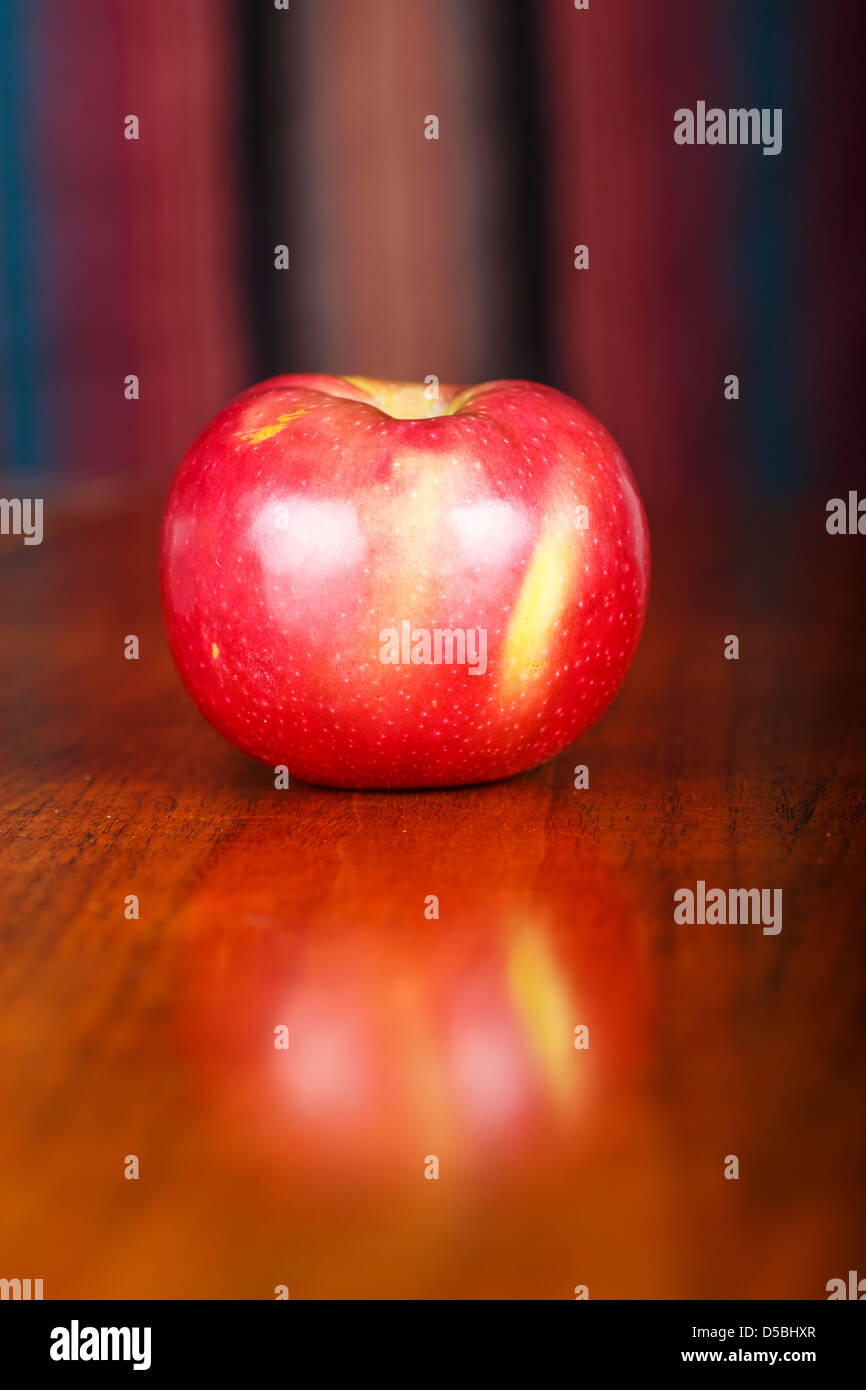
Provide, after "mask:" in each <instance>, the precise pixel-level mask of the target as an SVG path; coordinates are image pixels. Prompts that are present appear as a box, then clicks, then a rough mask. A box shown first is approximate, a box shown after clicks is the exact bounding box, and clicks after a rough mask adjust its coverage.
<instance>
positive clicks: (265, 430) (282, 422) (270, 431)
mask: <svg viewBox="0 0 866 1390" xmlns="http://www.w3.org/2000/svg"><path fill="white" fill-rule="evenodd" d="M308 410H309V406H306V405H305V406H302V408H301V409H300V410H293V411H291V413H290V414H288V415H278V416H277V418H276V420H275V421H274V423H273V424H271V425H262V426H261V428H260V429H257V430H253V432H252V434H245V435H243V436H242V438H244V439H248V440H249V442H250V443H251V444H261V443H262V441H263V440H264V439H273V437H274V435H275V434H279V433H280V431H281V430H284V429H285V428H286V425H287V424H288V423H289V421H290V420H297V418H298V416H299V415H306V413H307V411H308Z"/></svg>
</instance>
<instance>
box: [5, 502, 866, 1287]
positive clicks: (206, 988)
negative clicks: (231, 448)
mask: <svg viewBox="0 0 866 1390" xmlns="http://www.w3.org/2000/svg"><path fill="white" fill-rule="evenodd" d="M158 516H159V512H158V506H157V505H154V504H153V503H151V502H148V503H146V504H143V505H136V506H128V505H119V506H105V507H103V508H101V509H99V510H96V509H85V510H77V511H71V510H70V511H67V512H65V513H64V512H63V511H62V509H60V508H57V509H55V510H54V512H52V513H49V512H48V511H46V537H45V541H44V543H43V545H42V546H41V547H39V548H35V547H32V548H25V547H22V545H21V543H20V540H16V539H15V538H14V537H5V538H3V540H2V549H0V573H2V641H3V654H4V683H3V696H2V711H3V712H2V724H3V728H2V733H3V747H4V750H5V754H4V767H3V806H4V814H3V822H2V864H0V893H2V900H3V909H4V910H3V921H2V935H0V1043H2V1069H0V1114H2V1132H0V1276H3V1277H8V1278H11V1277H21V1278H23V1277H34V1278H35V1277H41V1278H43V1279H44V1287H45V1296H46V1297H48V1298H52V1297H54V1298H61V1297H69V1298H72V1297H96V1298H105V1297H115V1298H129V1297H139V1296H140V1297H207V1298H224V1297H230V1298H273V1297H274V1288H275V1286H276V1285H279V1284H285V1285H286V1286H287V1287H288V1289H289V1293H290V1296H291V1298H293V1299H294V1298H319V1297H331V1298H357V1297H387V1298H391V1297H397V1298H403V1297H410V1298H415V1297H434V1298H437V1297H495V1298H500V1297H504V1298H509V1297H518V1298H524V1297H530V1298H566V1299H567V1298H573V1297H574V1292H573V1291H574V1288H575V1286H576V1285H580V1284H583V1285H587V1286H588V1289H589V1294H590V1297H591V1298H606V1297H614V1298H635V1297H649V1298H670V1297H673V1298H682V1297H698V1298H710V1297H745V1298H757V1297H760V1298H763V1297H793V1298H804V1299H806V1298H823V1297H825V1296H826V1295H825V1285H826V1282H827V1280H828V1279H830V1278H832V1277H834V1276H837V1275H842V1276H843V1277H844V1276H845V1275H846V1274H847V1271H848V1270H849V1269H850V1268H859V1269H860V1271H861V1273H863V1274H866V1266H864V1260H866V1244H864V1239H863V1234H864V1231H863V1200H862V1195H861V1191H862V1189H861V1186H860V1183H859V1181H858V1180H859V1175H860V1174H861V1173H862V1171H863V1161H864V1126H863V1089H864V1083H863V1074H864V1069H863V1062H864V1045H863V1044H864V1025H863V1015H862V979H863V937H864V914H863V908H864V892H863V811H864V804H866V803H864V797H863V737H862V727H861V724H862V709H861V706H862V693H863V678H864V647H863V640H862V633H863V617H864V612H863V607H864V605H863V601H862V592H858V582H859V579H860V576H861V575H862V571H863V565H864V558H863V557H864V549H863V547H864V545H866V542H864V541H863V539H862V538H858V537H830V536H827V535H826V533H825V531H824V513H823V503H822V501H821V500H820V499H816V501H815V502H813V503H811V504H806V503H804V504H803V505H802V506H798V507H796V508H795V507H793V506H791V505H790V504H789V503H787V502H786V503H785V504H784V505H782V504H779V505H777V506H776V507H771V506H767V507H764V508H760V509H757V508H756V507H755V506H754V504H751V503H749V504H745V503H744V504H743V505H741V506H739V507H735V506H729V507H727V508H725V509H723V510H715V509H711V508H710V507H709V506H704V507H695V506H694V505H691V504H688V503H686V502H685V501H681V502H678V503H677V505H673V504H670V505H668V506H666V507H665V508H660V507H658V508H656V514H655V515H653V510H652V508H651V509H650V522H651V526H652V532H653V541H654V559H655V572H654V580H653V589H652V593H651V602H650V611H649V617H648V621H647V627H646V631H645V635H644V638H643V641H642V644H641V646H640V648H639V651H638V654H637V657H636V660H635V663H634V666H633V669H632V671H631V673H630V675H629V677H628V679H627V681H626V685H625V687H624V689H623V691H622V692H621V694H620V696H619V697H618V699H617V700H616V702H615V703H614V705H613V706H612V708H611V709H610V711H609V712H608V713H607V714H606V715H605V717H604V718H603V719H602V720H601V722H600V723H599V724H598V725H597V727H596V728H595V729H593V730H591V731H590V733H589V734H588V735H586V736H585V737H584V739H583V740H582V741H581V742H580V744H579V746H578V747H577V748H575V749H572V750H570V751H568V752H567V753H566V754H563V755H562V756H561V757H559V758H558V759H557V760H555V761H554V762H552V763H549V764H548V765H547V766H545V767H542V768H540V769H538V770H537V771H535V772H532V773H529V774H526V775H524V776H522V777H519V778H516V779H514V780H512V781H509V782H505V783H499V784H494V785H490V786H482V787H472V788H461V789H455V790H452V791H444V792H442V791H436V792H411V793H349V792H340V791H326V790H319V789H316V788H313V787H309V786H304V785H301V784H299V783H293V784H292V786H291V787H290V789H289V790H288V791H277V790H275V789H274V785H273V774H272V772H269V770H268V769H267V768H266V767H264V766H262V765H258V764H256V763H254V762H252V761H251V760H249V759H247V758H246V757H244V756H243V755H242V754H240V753H237V752H236V751H235V750H233V749H232V748H230V747H229V746H228V745H227V744H226V743H225V742H224V741H223V740H222V739H221V738H220V737H219V736H218V735H217V734H216V733H214V732H213V731H212V730H211V729H210V727H209V726H208V725H207V724H206V723H205V722H204V721H203V720H202V719H201V717H200V716H199V715H198V713H197V711H196V710H195V709H194V707H193V706H192V704H191V703H190V701H189V700H188V698H187V696H186V695H185V693H184V691H183V690H182V688H181V686H180V683H179V681H178V679H177V677H176V675H175V673H174V670H173V668H172V665H171V662H170V658H169V656H168V652H167V649H166V646H165V642H164V638H163V635H162V630H161V623H160V615H159V605H158V595H157V589H156V577H155V571H156V538H157V527H158ZM131 633H135V634H137V635H138V636H139V638H140V643H141V654H140V659H139V660H138V661H127V660H125V659H124V656H123V639H124V637H125V636H126V635H127V634H131ZM731 633H735V634H737V635H738V636H739V639H740V659H739V661H726V660H725V659H724V656H723V646H724V638H725V636H726V635H727V634H731ZM578 763H585V764H587V765H588V767H589V772H590V787H589V789H588V790H576V789H575V788H574V785H573V782H574V777H573V768H574V766H575V765H576V764H578ZM699 879H703V880H705V881H706V883H707V886H708V887H710V886H718V887H724V888H728V887H745V888H751V887H766V888H781V889H782V890H783V895H784V917H783V928H782V931H781V932H780V933H779V934H778V935H776V936H771V935H764V934H763V932H762V931H761V928H760V926H754V925H738V926H710V925H705V926H687V925H678V924H676V923H675V922H674V918H673V894H674V892H675V890H676V889H677V888H679V887H683V886H690V887H692V888H694V887H695V884H696V881H697V880H699ZM130 894H135V895H137V896H138V898H139V900H140V918H139V919H138V920H134V919H133V920H130V919H128V918H127V917H125V915H124V902H125V899H126V898H127V896H128V895H130ZM430 894H435V895H437V896H438V898H439V903H440V915H439V918H438V920H428V919H427V918H426V917H425V899H426V898H427V896H428V895H430ZM858 1010H859V1011H858ZM280 1025H285V1026H286V1027H287V1028H288V1029H289V1041H290V1046H289V1048H288V1050H278V1049H276V1048H275V1047H274V1029H275V1028H277V1027H278V1026H280ZM580 1025H586V1027H587V1028H588V1030H589V1043H590V1045H589V1048H588V1049H577V1048H575V1046H574V1030H575V1028H578V1027H579V1026H580ZM133 1154H134V1155H137V1156H138V1159H139V1162H140V1177H139V1178H138V1180H128V1179H127V1178H125V1177H124V1166H125V1162H126V1159H127V1156H128V1155H133ZM732 1154H734V1155H737V1156H738V1158H739V1164H740V1176H739V1179H738V1180H736V1181H733V1180H727V1179H726V1178H725V1176H724V1170H725V1163H726V1156H728V1155H732ZM432 1155H435V1156H436V1157H437V1158H438V1161H439V1177H438V1180H431V1179H428V1178H426V1177H425V1166H427V1167H429V1157H430V1156H432ZM858 1262H859V1263H858Z"/></svg>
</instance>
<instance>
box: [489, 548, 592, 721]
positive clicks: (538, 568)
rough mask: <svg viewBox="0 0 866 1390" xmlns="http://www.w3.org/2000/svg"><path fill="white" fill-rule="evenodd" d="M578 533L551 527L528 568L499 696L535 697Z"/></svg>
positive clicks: (504, 658) (512, 625)
mask: <svg viewBox="0 0 866 1390" xmlns="http://www.w3.org/2000/svg"><path fill="white" fill-rule="evenodd" d="M575 553H576V551H575V536H574V532H573V531H572V530H571V529H570V528H569V527H567V526H565V525H564V524H563V522H562V521H561V520H555V521H552V522H548V525H547V527H546V529H545V531H544V532H543V534H542V536H541V539H540V540H539V541H538V542H537V544H536V547H535V553H534V554H533V556H532V559H531V560H530V562H529V565H528V567H527V570H526V573H525V575H524V576H523V583H522V585H521V587H520V594H519V595H518V598H517V603H516V604H515V605H514V611H513V612H512V614H511V621H510V623H509V624H508V634H507V636H506V638H505V646H504V649H503V653H502V669H501V672H500V676H499V687H500V693H504V694H506V695H508V696H512V697H513V696H515V695H521V694H523V695H525V694H530V693H532V690H533V684H531V683H534V682H535V681H537V680H538V678H539V677H540V676H541V675H542V673H543V672H544V670H545V668H546V666H547V661H546V658H547V655H548V648H549V647H550V645H551V643H552V641H553V639H554V637H555V629H554V624H555V623H556V620H557V618H558V617H559V615H560V613H561V612H562V609H563V606H564V604H565V599H566V596H567V593H568V589H569V587H570V584H571V577H572V572H573V568H574V562H575Z"/></svg>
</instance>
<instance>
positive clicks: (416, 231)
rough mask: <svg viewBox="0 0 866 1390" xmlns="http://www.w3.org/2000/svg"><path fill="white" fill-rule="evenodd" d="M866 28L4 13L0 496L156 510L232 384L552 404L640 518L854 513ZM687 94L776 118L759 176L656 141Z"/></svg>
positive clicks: (448, 11)
mask: <svg viewBox="0 0 866 1390" xmlns="http://www.w3.org/2000/svg"><path fill="white" fill-rule="evenodd" d="M863 27H864V11H863V6H862V5H861V4H859V3H856V0H851V3H847V2H846V0H841V3H835V4H833V5H823V6H822V5H815V4H813V3H807V2H806V0H803V3H800V2H799V0H760V3H751V4H736V5H696V4H695V3H694V0H658V2H657V3H654V4H651V5H647V4H640V3H637V2H636V0H604V3H601V0H596V2H595V3H593V5H592V13H591V18H590V17H589V12H588V11H587V12H580V11H576V10H575V8H574V5H573V4H572V0H535V3H521V0H360V3H359V0H291V8H290V9H289V10H288V11H284V10H277V9H276V8H275V6H274V5H273V4H272V3H271V0H257V2H256V3H250V0H246V3H241V2H240V0H235V2H234V3H232V2H231V0H173V3H172V4H170V5H168V4H165V3H161V0H78V2H77V3H76V4H75V5H70V6H66V5H61V4H59V3H57V0H33V3H30V4H28V5H21V4H18V3H16V2H15V0H0V121H2V140H0V190H2V221H0V456H2V459H3V462H4V465H5V468H6V469H7V470H11V471H14V472H19V471H21V472H25V473H28V474H35V475H38V476H40V477H41V478H43V479H45V481H46V484H48V483H49V482H51V483H55V482H56V484H57V485H59V486H62V487H66V486H80V485H82V484H93V483H94V482H95V481H96V480H101V481H102V482H104V483H106V484H115V485H116V484H118V483H121V482H122V483H128V484H132V485H138V484H140V483H142V482H145V481H147V482H148V483H150V482H153V483H155V484H158V485H159V486H164V484H165V481H166V479H167V478H168V476H169V475H170V473H171V471H172V469H173V468H174V467H175V466H176V464H177V462H178V460H179V458H180V457H181V455H182V453H183V451H184V450H185V448H186V447H187V445H188V444H189V443H190V441H191V440H192V438H193V437H194V435H195V434H196V433H197V431H198V429H199V428H200V427H201V425H202V424H203V423H204V422H205V421H206V420H207V419H208V418H209V417H210V416H211V415H212V414H213V413H214V412H215V411H217V410H218V409H219V408H220V407H221V406H222V405H223V404H225V402H226V401H227V400H228V399H229V398H230V397H231V396H232V395H234V394H235V393H237V392H238V391H240V390H241V389H243V388H245V387H246V386H248V385H250V384H251V383H252V382H253V381H254V380H257V379H261V378H263V377H266V376H269V375H273V374H275V373H277V372H284V371H289V372H299V371H303V372H333V373H357V374H364V375H367V376H383V377H394V378H402V379H423V378H424V377H425V376H427V375H428V374H429V373H434V374H435V375H437V376H438V377H439V378H440V379H441V380H443V381H455V382H473V381H478V380H485V379H492V378H496V377H529V378H533V379H538V380H541V381H545V382H548V383H550V384H552V385H555V386H558V387H560V388H561V389H563V390H565V391H567V392H570V393H572V394H574V395H576V396H577V397H578V398H579V399H580V400H582V401H583V402H584V403H585V404H587V405H588V406H589V407H590V408H591V409H592V410H593V411H595V412H596V413H597V414H598V415H599V416H600V417H601V419H602V420H603V421H604V422H605V423H606V424H607V425H608V427H609V428H610V429H611V430H612V432H613V433H614V434H615V435H616V436H617V438H618V439H619V441H620V443H621V445H622V447H623V448H624V450H625V452H626V454H627V456H628V457H629V458H630V460H631V462H632V464H633V467H634V469H635V472H636V474H637V476H638V479H639V481H640V484H641V486H642V488H643V490H644V492H645V493H646V494H647V498H648V501H649V502H650V504H652V502H653V500H654V498H655V497H656V496H658V497H659V498H660V499H663V498H664V497H666V496H667V495H668V494H669V493H671V492H674V493H675V492H676V491H677V490H678V489H679V488H681V487H682V486H684V485H688V484H690V483H694V482H697V484H698V486H700V487H706V488H712V487H715V486H717V485H719V484H721V483H727V484H732V485H736V484H738V483H742V484H744V485H745V486H747V487H748V488H750V489H751V488H752V487H755V486H757V487H758V488H760V489H765V490H770V491H772V490H773V489H778V488H782V489H785V488H789V487H800V486H808V485H809V484H811V483H816V482H817V481H818V480H821V485H822V486H823V485H824V478H825V477H826V479H827V486H828V487H831V488H833V487H835V486H836V483H837V477H836V475H837V472H838V483H839V486H840V487H841V486H842V484H843V483H845V484H846V485H847V479H848V474H847V472H846V466H845V464H846V461H845V449H846V441H847V440H849V439H850V437H851V433H852V430H854V429H856V425H857V412H858V401H857V394H858V393H857V387H858V384H859V383H858V379H857V377H858V363H857V358H858V349H859V347H860V341H859V325H860V323H861V321H862V315H863V308H864V304H863V298H864V290H863V286H864V277H863V275H862V273H861V269H860V258H861V234H860V232H861V225H862V218H861V216H860V213H861V212H862V206H863V188H862V180H860V179H859V177H856V176H855V175H854V171H855V170H856V169H857V168H858V167H859V163H860V154H861V150H862V143H861V130H860V129H859V128H857V126H852V113H853V112H854V111H855V110H856V102H857V99H858V92H859V87H860V81H861V71H862V52H863V44H862V42H860V41H859V40H860V39H862V31H863ZM699 99H700V100H706V101H707V103H708V104H709V105H712V104H714V103H717V104H719V105H722V106H723V107H725V108H727V107H728V106H747V107H748V106H759V107H762V106H765V107H782V108H783V110H784V127H783V148H782V152H781V154H780V155H778V156H777V157H764V156H763V155H762V153H761V150H760V148H758V147H755V148H749V149H742V148H736V147H728V146H723V147H703V148H700V147H691V148H686V147H682V146H677V145H675V143H674V140H673V113H674V111H675V109H676V108H677V107H679V106H682V105H686V106H691V107H694V105H695V103H696V101H697V100H699ZM130 114H134V115H136V116H138V118H139V121H140V139H139V140H138V141H137V142H135V141H130V140H127V139H125V138H124V118H125V117H126V116H127V115H130ZM428 115H436V116H437V117H438V119H439V139H438V141H436V140H427V139H425V138H424V128H425V117H426V116H428ZM278 244H285V245H286V246H288V248H289V252H290V258H291V268H290V269H289V270H288V271H278V270H276V269H275V268H274V247H275V245H278ZM578 244H585V245H587V246H588V247H589V256H590V266H589V269H588V270H583V271H579V270H576V269H575V268H574V265H573V260H574V250H573V248H574V247H575V246H576V245H578ZM730 372H734V373H736V374H737V375H738V376H739V378H740V390H741V399H740V401H739V402H738V403H737V404H736V406H732V405H731V403H729V402H726V401H725V399H724V397H723V380H724V377H725V376H726V375H727V374H728V373H730ZM127 373H135V374H136V375H138V376H139V377H140V381H141V398H140V400H138V401H137V402H130V401H126V400H125V399H124V392H123V379H124V377H125V376H126V374H127Z"/></svg>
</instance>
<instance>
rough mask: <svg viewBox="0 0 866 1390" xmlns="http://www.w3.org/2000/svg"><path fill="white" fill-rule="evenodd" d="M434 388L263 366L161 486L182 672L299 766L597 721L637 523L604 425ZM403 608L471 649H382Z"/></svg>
mask: <svg viewBox="0 0 866 1390" xmlns="http://www.w3.org/2000/svg"><path fill="white" fill-rule="evenodd" d="M438 390H439V395H438V399H435V400H428V399H427V395H426V393H425V389H424V387H423V386H417V385H409V384H404V383H399V382H378V381H371V380H368V379H365V378H358V377H354V378H342V377H329V376H311V375H302V376H279V377H272V378H271V379H269V380H268V381H265V382H262V383H261V384H260V385H258V386H254V387H252V388H251V389H250V390H248V391H246V392H244V393H243V394H242V395H240V396H238V397H237V398H236V399H235V400H233V401H232V402H231V403H230V404H229V405H228V406H227V407H226V408H225V409H224V410H223V411H221V412H220V414H219V415H217V416H216V418H215V419H214V420H212V421H211V423H210V424H209V425H207V426H206V427H205V428H204V430H202V432H201V433H200V434H199V436H198V438H197V439H196V440H195V442H194V443H193V444H192V446H191V448H190V449H189V451H188V452H187V454H186V456H185V458H184V459H183V462H182V463H181V465H180V468H179V469H178V472H177V474H176V476H175V479H174V482H173V484H172V487H171V491H170V493H169V497H168V501H167V504H166V508H165V515H164V518H163V527H162V541H161V555H160V579H161V591H162V603H163V613H164V617H165V624H166V630H167V634H168V640H169V645H170V647H171V651H172V654H173V657H174V660H175V663H176V665H177V668H178V671H179V672H180V675H181V678H182V680H183V683H184V685H185V686H186V689H187V690H188V692H189V694H190V695H191V696H192V698H193V700H194V701H195V703H196V704H197V705H198V707H199V709H200V710H201V712H202V713H203V714H204V715H205V716H206V718H207V719H209V720H210V722H211V723H212V724H213V725H214V727H215V728H217V729H218V730H219V731H220V733H222V734H224V735H225V737H226V738H227V739H228V740H229V741H230V742H231V743H233V744H235V745H236V747H238V748H241V749H243V750H244V751H245V752H247V753H250V754H252V755H253V756H254V757H257V758H260V759H262V761H263V762H266V763H268V764H269V765H271V766H272V767H277V766H280V765H285V766H287V767H288V769H289V773H290V775H291V776H296V777H298V778H300V779H301V780H302V781H307V782H313V783H317V784H319V785H323V786H337V787H428V786H454V785H459V784H463V783H471V782H486V781H492V780H494V779H497V778H501V777H508V776H512V775H513V774H515V773H518V772H523V771H525V770H526V769H528V768H531V767H535V766H536V765H537V764H539V763H542V762H544V761H545V760H546V759H547V758H550V757H552V756H553V755H554V754H556V753H558V752H559V751H560V750H561V749H563V748H565V747H566V746H567V745H568V744H569V743H571V742H572V741H573V740H574V739H575V738H577V737H578V735H579V734H581V733H583V731H584V730H585V729H587V728H588V727H589V726H590V725H591V724H592V723H594V721H595V720H596V719H598V717H599V715H600V714H601V713H602V712H603V711H604V710H605V709H606V707H607V706H608V704H609V703H610V701H611V700H612V699H613V697H614V695H615V694H616V691H617V690H618V689H619V686H620V684H621V682H622V680H623V678H624V676H625V673H626V671H627V670H628V667H629V664H630V662H631V659H632V656H633V654H634V650H635V647H636V645H637V642H638V638H639V636H640V632H641V628H642V626H643V619H644V613H645V610H646V600H647V589H648V583H649V565H650V560H649V533H648V529H647V524H646V518H645V515H644V511H643V507H642V505H641V501H640V498H639V496H638V492H637V489H636V487H635V484H634V481H633V479H632V476H631V473H630V471H629V468H628V465H627V463H626V461H625V459H624V458H623V456H622V453H621V452H620V450H619V448H618V447H617V445H616V443H615V442H614V440H613V439H612V438H611V436H610V435H609V434H608V432H607V431H606V430H605V429H604V427H603V426H602V425H601V424H600V423H599V421H598V420H596V419H595V417H594V416H593V415H591V414H590V413H589V411H588V410H586V409H584V407H583V406H581V405H578V404H577V402H576V401H573V400H572V399H571V398H570V397H568V396H565V395H563V394H562V393H561V392H559V391H555V390H553V389H552V388H550V387H546V386H539V385H536V384H534V383H532V382H526V381H494V382H489V383H486V384H485V385H482V386H475V387H468V388H466V387H456V386H440V387H439V388H438ZM380 407H381V408H380ZM581 508H586V511H585V512H583V511H581ZM406 622H408V623H409V624H410V629H409V631H410V633H411V634H412V636H413V638H414V639H416V640H417V645H416V656H423V654H424V652H423V638H420V639H419V637H418V635H419V632H420V630H423V629H426V630H427V631H428V632H431V633H432V631H433V630H434V629H452V630H455V629H463V630H464V631H467V630H470V629H471V630H474V642H475V646H474V648H471V649H470V652H468V653H467V657H468V659H467V660H466V661H464V662H460V661H459V660H456V659H455V660H453V661H452V662H450V663H449V662H448V661H447V659H443V658H444V657H447V648H443V649H441V650H440V651H439V657H440V660H439V662H438V664H435V663H431V664H414V663H413V662H412V661H411V660H410V661H408V662H407V661H404V660H397V661H396V662H395V663H387V662H386V659H385V654H386V653H388V652H390V654H391V656H393V655H394V649H393V648H392V647H389V646H388V642H389V640H390V637H389V634H390V633H391V632H396V633H397V634H400V638H401V640H402V633H403V631H404V629H403V626H402V625H403V624H404V623H406ZM482 630H483V631H484V632H486V647H487V650H486V669H484V671H483V673H482V670H481V666H482V663H481V659H480V657H481V642H482V637H481V631H482ZM406 654H407V653H406V652H405V650H404V651H401V653H400V656H401V657H403V656H405V655H406ZM460 654H461V653H460V650H459V645H458V647H457V648H455V650H454V652H453V653H452V655H453V656H455V657H458V658H459V656H460ZM473 666H474V669H473Z"/></svg>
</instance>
